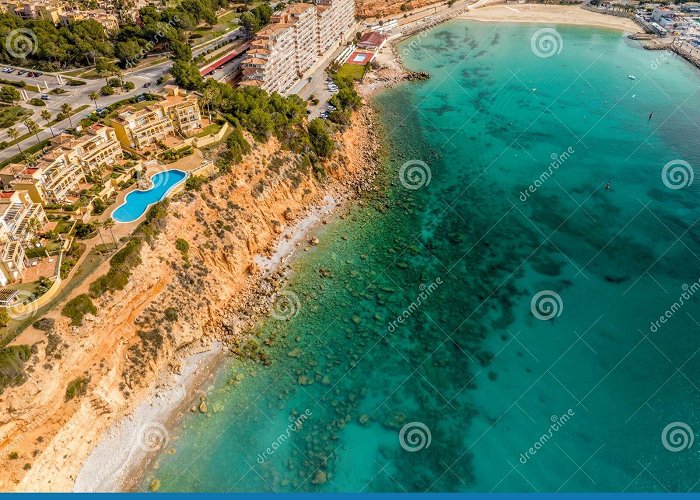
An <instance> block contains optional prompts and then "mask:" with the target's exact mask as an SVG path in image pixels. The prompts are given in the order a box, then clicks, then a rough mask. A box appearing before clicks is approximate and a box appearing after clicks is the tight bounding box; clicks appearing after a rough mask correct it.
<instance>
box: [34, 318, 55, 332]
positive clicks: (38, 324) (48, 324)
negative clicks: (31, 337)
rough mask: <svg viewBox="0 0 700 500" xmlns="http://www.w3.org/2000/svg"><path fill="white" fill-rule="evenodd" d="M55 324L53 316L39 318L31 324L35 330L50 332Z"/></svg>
mask: <svg viewBox="0 0 700 500" xmlns="http://www.w3.org/2000/svg"><path fill="white" fill-rule="evenodd" d="M55 324H56V320H55V319H53V318H41V319H38V320H36V321H35V322H34V323H33V325H32V326H33V327H34V328H36V329H37V330H41V331H42V332H50V331H51V330H53V327H54V325H55Z"/></svg>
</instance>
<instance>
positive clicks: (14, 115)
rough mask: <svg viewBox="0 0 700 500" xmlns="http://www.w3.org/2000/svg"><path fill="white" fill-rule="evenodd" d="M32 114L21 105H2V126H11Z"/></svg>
mask: <svg viewBox="0 0 700 500" xmlns="http://www.w3.org/2000/svg"><path fill="white" fill-rule="evenodd" d="M31 114H32V112H31V111H29V110H28V109H24V108H23V107H21V106H8V107H0V128H8V127H11V126H13V125H15V124H16V123H19V122H21V121H22V120H23V119H24V118H26V117H28V116H31Z"/></svg>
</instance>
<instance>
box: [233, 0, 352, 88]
mask: <svg viewBox="0 0 700 500" xmlns="http://www.w3.org/2000/svg"><path fill="white" fill-rule="evenodd" d="M270 21H271V22H270V24H268V25H267V26H266V27H264V28H263V29H261V30H260V31H259V32H258V34H257V36H256V37H255V39H254V40H253V42H252V44H251V48H250V49H249V50H248V52H247V53H246V56H245V58H244V59H243V62H242V63H241V66H242V68H243V81H242V82H241V85H244V86H245V85H247V86H254V87H260V88H262V89H264V90H267V91H268V92H279V93H281V94H284V93H286V92H288V91H289V90H290V89H291V88H292V87H293V86H294V84H295V83H296V82H297V81H299V80H300V79H301V78H303V76H304V74H305V73H307V72H308V71H309V70H310V69H311V68H313V67H314V65H315V64H316V63H318V62H319V61H320V60H321V57H322V56H323V55H327V54H328V53H329V52H330V51H331V50H333V49H334V48H335V47H337V46H339V45H340V43H341V42H342V40H343V39H344V38H345V36H347V34H348V32H349V30H350V28H352V26H353V25H354V24H355V3H354V0H317V1H316V3H315V4H310V3H294V4H291V5H289V6H288V7H287V8H286V9H284V10H283V11H282V12H279V13H277V14H275V15H274V16H272V18H271V20H270Z"/></svg>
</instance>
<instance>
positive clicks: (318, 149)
mask: <svg viewBox="0 0 700 500" xmlns="http://www.w3.org/2000/svg"><path fill="white" fill-rule="evenodd" d="M309 141H310V142H311V147H312V148H313V149H314V152H315V153H316V154H317V155H318V156H319V157H321V158H328V157H329V156H330V155H331V153H332V152H333V149H334V148H335V143H334V142H333V139H331V136H330V134H329V133H328V128H327V127H326V124H325V123H324V121H323V120H321V119H320V118H314V119H313V120H311V122H310V123H309Z"/></svg>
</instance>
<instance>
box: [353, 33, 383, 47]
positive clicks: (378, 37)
mask: <svg viewBox="0 0 700 500" xmlns="http://www.w3.org/2000/svg"><path fill="white" fill-rule="evenodd" d="M384 40H386V36H384V35H382V34H381V33H378V32H376V31H368V32H367V33H365V34H364V35H362V37H361V38H360V41H359V42H358V44H357V45H359V46H362V45H365V46H372V47H379V46H380V45H381V44H382V43H384Z"/></svg>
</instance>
